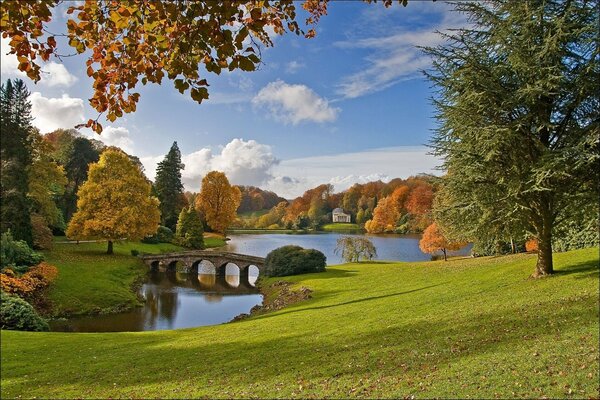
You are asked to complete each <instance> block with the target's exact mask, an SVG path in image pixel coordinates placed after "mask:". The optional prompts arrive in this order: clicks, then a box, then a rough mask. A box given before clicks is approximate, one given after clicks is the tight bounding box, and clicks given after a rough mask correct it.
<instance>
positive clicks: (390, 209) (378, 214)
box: [365, 196, 400, 233]
mask: <svg viewBox="0 0 600 400" xmlns="http://www.w3.org/2000/svg"><path fill="white" fill-rule="evenodd" d="M398 217H400V214H399V212H398V207H397V204H396V203H395V202H394V199H393V198H392V197H391V196H388V197H384V198H383V199H381V201H379V203H377V207H375V210H374V211H373V219H371V220H369V221H367V222H366V223H365V229H366V230H367V232H369V233H382V232H390V231H393V230H394V228H395V227H396V221H397V220H398Z"/></svg>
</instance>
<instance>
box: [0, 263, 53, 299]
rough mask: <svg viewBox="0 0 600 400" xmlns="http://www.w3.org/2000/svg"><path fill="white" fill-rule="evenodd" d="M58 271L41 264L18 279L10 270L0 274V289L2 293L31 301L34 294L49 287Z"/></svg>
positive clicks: (48, 265) (50, 266)
mask: <svg viewBox="0 0 600 400" xmlns="http://www.w3.org/2000/svg"><path fill="white" fill-rule="evenodd" d="M57 275H58V270H57V269H56V267H55V266H53V265H50V264H47V263H45V262H42V263H40V264H38V265H36V266H35V267H33V268H31V269H30V270H29V271H28V272H26V273H25V274H23V276H21V277H18V276H16V274H15V273H14V272H13V271H12V270H11V269H8V268H6V269H4V270H2V273H0V289H2V291H3V292H4V293H7V294H12V295H16V296H19V297H25V298H29V299H33V298H34V296H35V295H36V294H38V293H39V292H40V291H41V290H43V289H45V288H46V287H48V285H50V283H51V282H52V281H54V279H56V276H57Z"/></svg>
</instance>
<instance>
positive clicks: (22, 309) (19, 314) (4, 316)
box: [0, 292, 50, 332]
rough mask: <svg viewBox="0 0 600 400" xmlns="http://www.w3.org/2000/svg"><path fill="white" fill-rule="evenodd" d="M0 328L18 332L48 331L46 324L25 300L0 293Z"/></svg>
mask: <svg viewBox="0 0 600 400" xmlns="http://www.w3.org/2000/svg"><path fill="white" fill-rule="evenodd" d="M0 328H2V329H12V330H18V331H38V332H42V331H48V330H50V327H49V326H48V323H47V322H46V321H45V320H44V319H43V318H42V317H40V316H39V315H38V314H37V313H36V312H35V310H34V308H33V307H32V306H31V304H29V303H27V302H26V301H25V300H23V299H21V298H19V297H15V296H9V295H7V294H5V293H3V292H0Z"/></svg>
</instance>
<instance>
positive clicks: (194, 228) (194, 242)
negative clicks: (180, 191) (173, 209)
mask: <svg viewBox="0 0 600 400" xmlns="http://www.w3.org/2000/svg"><path fill="white" fill-rule="evenodd" d="M175 243H177V244H178V245H180V246H183V247H188V248H191V249H203V248H204V227H203V225H202V220H201V219H200V215H199V214H198V212H197V211H196V209H195V208H194V207H191V206H190V207H187V208H183V209H182V210H181V212H180V213H179V220H178V221H177V229H176V232H175Z"/></svg>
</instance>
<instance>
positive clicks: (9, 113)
mask: <svg viewBox="0 0 600 400" xmlns="http://www.w3.org/2000/svg"><path fill="white" fill-rule="evenodd" d="M28 97H29V91H28V90H27V87H26V86H25V83H24V82H23V81H22V80H20V79H15V80H14V81H10V80H8V81H6V84H4V85H2V86H1V88H0V135H1V136H0V144H1V145H0V161H1V168H2V169H1V174H0V220H1V223H0V230H1V231H2V232H5V231H7V230H8V229H10V230H11V232H12V235H13V237H14V238H15V239H18V240H25V241H26V242H27V243H29V244H30V245H31V244H33V239H32V235H31V219H30V204H29V200H28V198H27V192H28V189H29V185H28V182H27V174H26V173H25V171H26V170H27V168H29V166H30V165H31V148H30V147H31V146H30V143H29V135H30V132H31V130H32V126H31V120H32V118H31V103H30V102H29V101H28V99H27V98H28Z"/></svg>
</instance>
